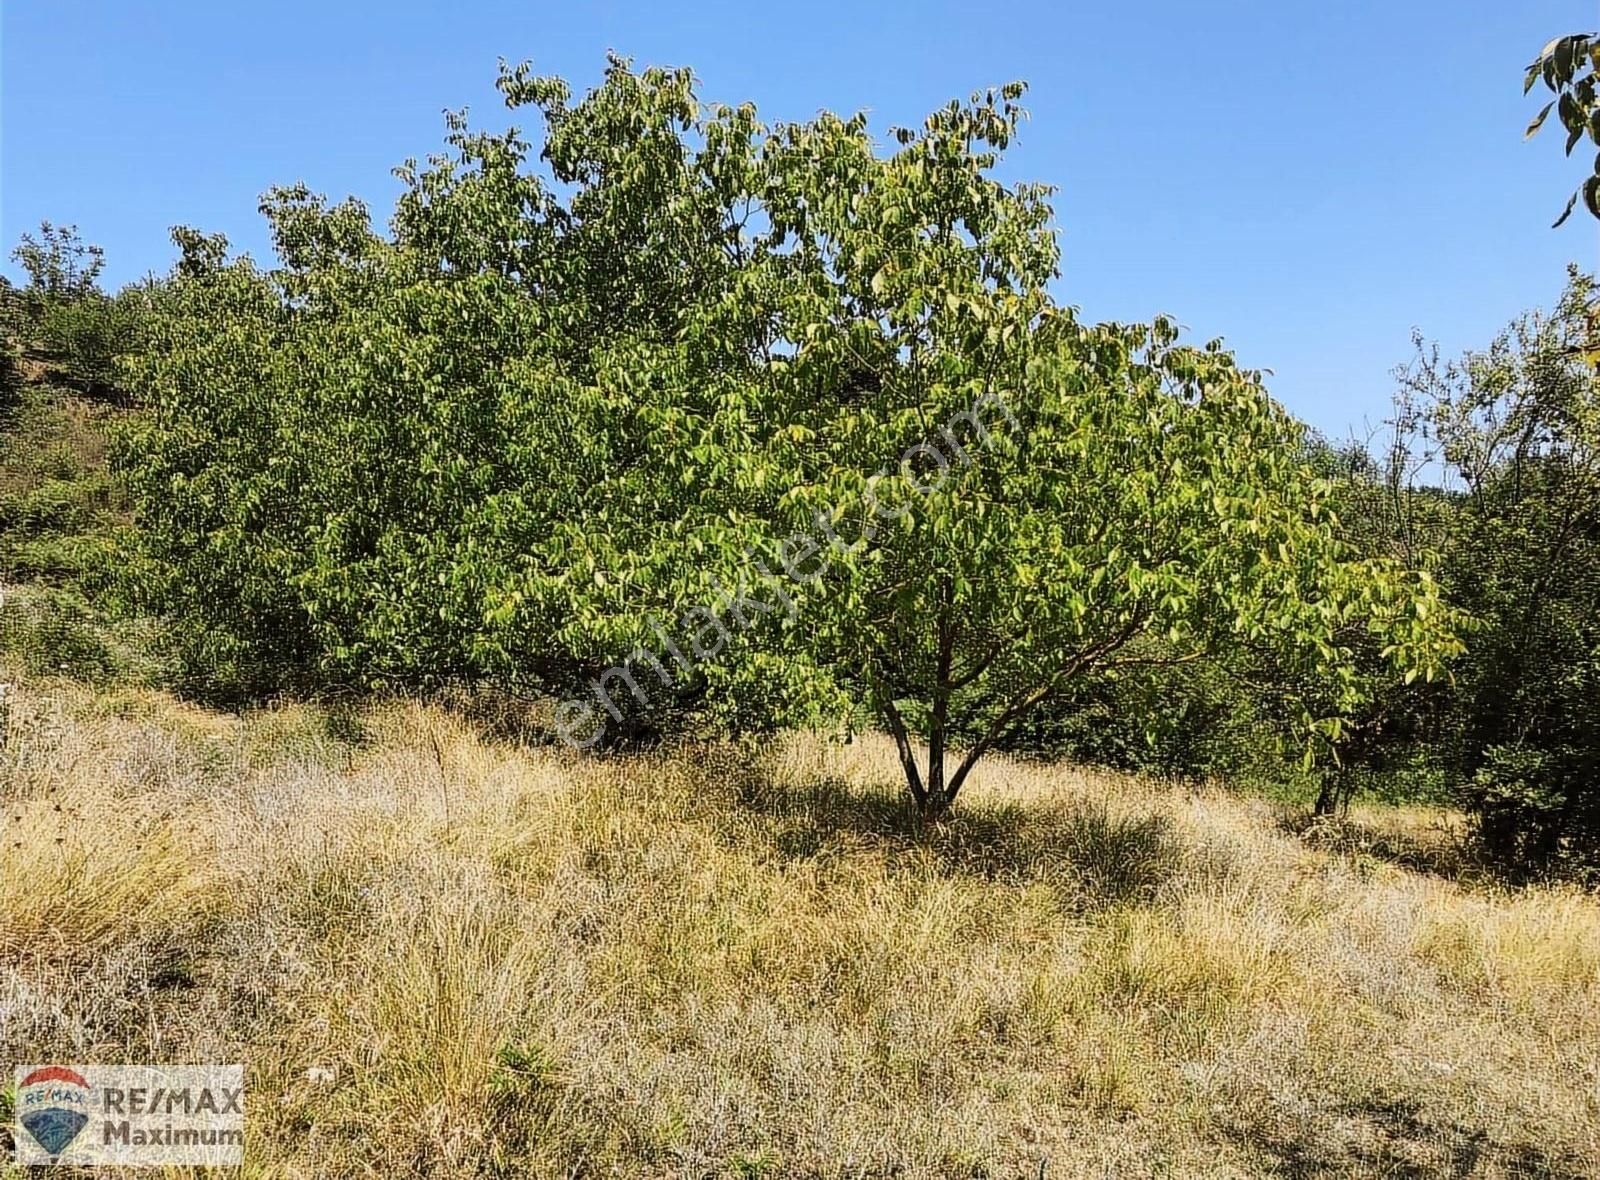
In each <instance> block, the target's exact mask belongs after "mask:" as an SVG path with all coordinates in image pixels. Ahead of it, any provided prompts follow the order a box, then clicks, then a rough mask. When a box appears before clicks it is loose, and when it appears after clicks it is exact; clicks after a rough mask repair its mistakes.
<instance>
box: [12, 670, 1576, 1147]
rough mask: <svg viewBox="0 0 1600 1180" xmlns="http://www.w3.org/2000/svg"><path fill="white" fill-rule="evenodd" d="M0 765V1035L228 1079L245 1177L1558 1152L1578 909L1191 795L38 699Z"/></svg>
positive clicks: (52, 695)
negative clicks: (245, 1100) (224, 1066)
mask: <svg viewBox="0 0 1600 1180" xmlns="http://www.w3.org/2000/svg"><path fill="white" fill-rule="evenodd" d="M5 768H6V773H7V779H6V784H5V787H4V790H5V792H6V793H5V805H6V811H5V816H4V818H5V822H6V831H5V844H4V846H3V847H0V885H3V887H4V889H5V897H6V899H7V904H6V906H5V908H3V909H0V1013H4V1014H5V1016H6V1020H5V1021H4V1023H3V1026H0V1028H3V1031H0V1045H3V1047H4V1050H5V1051H6V1053H7V1054H8V1055H9V1056H10V1057H11V1058H13V1059H18V1060H20V1059H30V1060H33V1059H37V1060H45V1059H52V1058H55V1057H63V1058H70V1059H73V1060H121V1059H129V1060H140V1059H149V1060H180V1059H182V1060H207V1059H212V1060H216V1059H223V1060H243V1061H244V1062H246V1063H247V1066H248V1071H249V1079H250V1084H251V1087H252V1098H251V1106H250V1110H251V1116H250V1118H251V1124H250V1125H251V1128H252V1131H251V1134H252V1140H251V1146H250V1148H249V1153H250V1157H251V1161H252V1163H251V1169H252V1171H253V1173H254V1174H258V1175H274V1176H278V1175H281V1176H308V1177H309V1176H318V1177H321V1176H346V1175H348V1176H358V1175H359V1176H368V1175H385V1176H400V1175H438V1176H468V1175H472V1176H481V1175H505V1176H521V1175H535V1176H543V1175H551V1176H557V1175H560V1176H565V1175H618V1176H703V1175H711V1176H724V1175H725V1176H742V1175H803V1176H809V1175H821V1176H860V1175H881V1176H888V1175H898V1176H951V1177H955V1176H961V1177H970V1176H973V1175H986V1176H993V1177H1001V1176H1007V1177H1009V1176H1036V1175H1037V1174H1038V1167H1039V1162H1040V1161H1041V1160H1048V1161H1049V1163H1048V1165H1047V1167H1048V1169H1049V1171H1048V1173H1047V1174H1048V1175H1050V1176H1078V1175H1085V1174H1092V1175H1100V1174H1113V1175H1118V1176H1155V1175H1163V1176H1241V1175H1285V1174H1296V1175H1307V1176H1330V1177H1331V1176H1342V1175H1385V1174H1392V1175H1431V1174H1445V1175H1449V1174H1468V1173H1461V1172H1460V1171H1459V1167H1458V1165H1459V1162H1460V1160H1461V1159H1463V1158H1465V1157H1464V1156H1463V1155H1462V1152H1463V1150H1464V1148H1463V1146H1462V1145H1463V1144H1469V1145H1472V1150H1473V1151H1475V1152H1476V1155H1475V1156H1474V1157H1473V1158H1474V1159H1476V1160H1477V1161H1478V1162H1477V1163H1476V1164H1474V1165H1473V1166H1474V1167H1477V1168H1478V1169H1479V1170H1478V1171H1476V1172H1472V1173H1470V1174H1473V1175H1484V1176H1496V1175H1507V1176H1510V1175H1554V1176H1581V1175H1586V1174H1593V1173H1594V1172H1596V1171H1600V1143H1597V1140H1596V1134H1597V1133H1596V1127H1597V1126H1600V1105H1597V1103H1600V1048H1597V1046H1600V905H1597V904H1596V901H1595V899H1594V898H1592V897H1590V896H1586V895H1582V894H1579V893H1576V892H1566V891H1543V890H1538V891H1527V892H1521V893H1514V894H1513V893H1502V892H1495V891H1491V890H1487V889H1483V888H1468V887H1464V886H1462V885H1459V884H1456V883H1452V882H1450V881H1448V880H1446V879H1443V878H1442V877H1440V876H1439V875H1437V874H1419V873H1414V872H1412V871H1409V870H1407V869H1405V868H1402V867H1397V866H1395V865H1393V864H1391V863H1388V862H1387V861H1385V860H1384V859H1383V858H1381V857H1377V856H1374V855H1373V854H1372V853H1371V852H1363V851H1361V850H1359V849H1357V850H1354V851H1352V850H1351V849H1349V848H1345V847H1342V846H1338V845H1327V844H1318V843H1316V842H1315V841H1312V840H1310V839H1309V838H1308V839H1300V838H1297V837H1296V836H1295V835H1293V834H1291V833H1290V832H1287V831H1285V830H1284V828H1283V827H1282V825H1281V824H1280V823H1279V822H1278V815H1277V813H1276V812H1275V810H1274V808H1273V807H1272V806H1271V805H1269V804H1266V803H1263V802H1260V801H1254V800H1251V799H1247V798H1243V797H1236V796H1232V795H1229V794H1227V793H1225V792H1222V791H1218V790H1204V791H1184V790H1181V789H1169V788H1166V787H1158V786H1155V785H1152V784H1148V783H1142V782H1139V781H1137V780H1133V779H1129V778H1126V777H1122V776H1115V775H1109V774H1098V773H1093V772H1086V771H1082V770H1078V769H1074V768H1069V767H1056V766H1043V765H1037V764H1021V763H1010V762H1007V761H1005V760H997V761H995V762H993V763H992V764H989V765H987V766H985V767H984V768H982V769H981V770H980V772H979V774H978V775H977V776H976V778H975V780H974V782H973V784H972V786H971V788H970V791H971V794H970V798H966V799H964V800H963V804H962V808H961V811H960V814H959V815H958V816H957V817H956V818H955V819H954V820H953V821H952V822H950V823H948V824H946V825H941V826H939V827H936V828H933V829H929V830H924V829H922V828H921V827H919V825H917V824H916V823H915V821H914V820H913V819H912V818H911V817H910V816H909V815H908V813H907V812H906V811H905V809H904V808H903V807H902V806H901V803H900V800H899V798H898V795H897V793H896V790H895V779H896V766H895V760H894V755H893V751H892V749H891V748H890V747H889V746H888V745H887V744H886V743H883V742H880V741H878V740H876V739H867V740H863V741H859V742H856V743H854V744H851V745H837V744H834V743H831V742H828V741H826V740H823V739H821V738H817V737H812V736H809V735H795V736H792V737H790V738H787V739H785V740H783V741H781V742H777V743H773V744H770V745H769V746H767V747H766V748H763V749H755V748H748V747H747V748H735V747H729V746H712V747H696V748H693V749H689V748H685V749H684V750H682V751H679V752H676V753H673V752H665V753H657V754H652V755H647V756H639V757H633V758H623V759H616V760H612V761H580V760H577V759H575V758H572V757H569V756H567V755H565V754H563V753H557V752H554V751H550V750H543V749H534V748H525V747H518V746H516V745H513V744H509V743H504V742H494V741H490V740H487V739H486V738H484V737H482V736H481V735H480V733H479V732H478V731H476V730H475V729H474V728H473V727H472V726H471V725H469V724H468V723H467V722H465V721H464V720H462V719H461V718H460V717H458V716H455V715H451V714H448V713H445V712H442V711H439V710H436V709H431V708H424V707H421V706H417V705H411V704H395V705H391V706H386V707H381V708H373V709H368V710H365V711H362V712H360V713H359V714H350V713H342V714H336V715H330V714H329V713H327V712H326V711H325V710H322V709H318V708H314V707H311V706H304V705H301V706H293V707H289V708H284V709H278V710H274V711H271V712H268V713H263V714H259V715H255V716H252V717H249V718H246V719H243V720H238V719H228V718H223V717H220V716H216V715H212V714H207V713H203V712H200V711H197V710H193V709H191V708H188V707H185V706H179V705H177V704H176V703H174V702H172V701H170V700H168V699H167V698H165V697H161V696H160V695H158V694H150V693H123V694H122V695H120V696H117V697H111V696H104V695H103V696H100V697H94V696H91V695H88V694H87V693H84V692H82V691H80V690H73V689H65V688H63V689H57V690H53V692H43V691H40V692H31V693H30V692H25V693H23V694H22V696H21V697H20V698H19V702H18V704H17V706H16V712H15V719H14V724H13V729H12V733H11V735H10V738H9V740H8V742H7V747H6V762H5ZM58 807H59V808H60V810H57V808H58ZM1361 818H1362V821H1363V822H1366V823H1370V824H1381V823H1389V824H1391V825H1394V826H1397V827H1403V828H1405V829H1406V830H1423V829H1427V828H1428V825H1429V824H1430V823H1431V820H1430V818H1429V817H1427V816H1424V815H1422V814H1421V813H1418V814H1416V815H1406V816H1394V815H1387V814H1384V813H1380V812H1374V813H1372V814H1369V815H1366V816H1363V817H1361ZM67 963H70V964H71V970H70V971H65V970H63V965H64V964H67ZM1408 1168H1409V1169H1410V1171H1407V1170H1406V1169H1408ZM1452 1168H1456V1169H1457V1171H1456V1172H1452V1171H1451V1169H1452ZM1295 1169H1299V1170H1298V1171H1295Z"/></svg>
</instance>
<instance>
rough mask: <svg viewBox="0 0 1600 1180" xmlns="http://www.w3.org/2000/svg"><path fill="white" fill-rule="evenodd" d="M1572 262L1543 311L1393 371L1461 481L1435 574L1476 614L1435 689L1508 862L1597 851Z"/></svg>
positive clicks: (1590, 406) (1583, 376) (1598, 806)
mask: <svg viewBox="0 0 1600 1180" xmlns="http://www.w3.org/2000/svg"><path fill="white" fill-rule="evenodd" d="M1593 306H1594V283H1593V280H1592V278H1591V277H1589V276H1587V275H1584V274H1581V273H1579V272H1578V271H1576V270H1573V271H1572V272H1571V273H1570V276H1569V280H1568V284H1567V288H1566V290H1565V291H1564V293H1563V294H1562V297H1561V299H1560V300H1559V302H1558V303H1557V305H1556V307H1555V308H1554V310H1553V311H1552V312H1551V313H1550V314H1548V315H1545V314H1538V313H1534V314H1529V315H1525V316H1522V317H1520V318H1519V319H1518V320H1517V321H1516V322H1515V323H1513V324H1512V325H1511V326H1510V327H1509V328H1507V329H1506V331H1504V332H1503V333H1501V334H1500V336H1498V337H1497V338H1496V339H1495V340H1494V341H1493V342H1491V344H1490V345H1489V347H1487V348H1486V349H1483V350H1481V351H1475V352H1469V353H1468V354H1466V355H1465V356H1464V357H1463V358H1461V359H1460V360H1459V361H1453V362H1446V361H1441V360H1440V358H1439V357H1438V354H1437V350H1423V351H1421V353H1420V355H1419V357H1418V359H1417V361H1416V363H1415V364H1414V365H1413V366H1412V367H1411V369H1410V370H1409V372H1408V374H1407V389H1406V392H1407V394H1408V398H1409V402H1408V404H1410V405H1413V406H1415V407H1416V409H1417V412H1418V414H1419V415H1420V424H1421V425H1422V426H1423V427H1424V433H1423V439H1422V442H1421V443H1420V444H1419V445H1420V446H1426V447H1428V448H1430V449H1429V451H1428V453H1429V454H1430V456H1431V457H1432V458H1433V459H1434V460H1435V461H1436V462H1437V463H1440V464H1442V465H1443V467H1444V470H1445V471H1446V472H1447V473H1448V474H1449V475H1450V476H1451V477H1452V480H1453V482H1454V483H1455V485H1456V487H1457V488H1458V489H1459V493H1458V494H1459V506H1458V508H1457V511H1456V513H1455V514H1454V516H1453V520H1452V528H1451V537H1450V540H1449V542H1448V546H1447V551H1446V556H1445V561H1444V566H1443V573H1444V578H1445V582H1446V585H1447V588H1448V590H1449V593H1450V595H1451V597H1452V598H1453V599H1454V600H1455V601H1456V602H1458V603H1459V604H1460V605H1461V607H1462V608H1464V609H1465V610H1467V611H1469V612H1471V614H1472V615H1473V616H1474V617H1475V618H1477V619H1478V620H1480V624H1481V626H1480V629H1479V630H1478V631H1477V632H1476V633H1475V635H1474V637H1473V640H1472V643H1471V645H1470V648H1469V651H1468V653H1467V655H1466V657H1465V658H1464V659H1463V660H1461V661H1460V668H1459V676H1458V680H1457V684H1456V688H1455V691H1454V692H1453V694H1452V699H1451V701H1450V702H1449V705H1448V708H1449V714H1450V717H1451V729H1452V730H1453V732H1454V735H1455V737H1454V741H1453V742H1452V743H1451V745H1452V746H1453V749H1450V750H1449V754H1450V757H1451V763H1452V766H1451V769H1452V771H1453V774H1454V777H1455V779H1456V783H1457V789H1458V790H1459V792H1460V794H1461V797H1462V799H1463V802H1464V803H1465V804H1466V805H1467V807H1468V808H1469V810H1470V811H1471V812H1472V813H1473V815H1474V816H1475V817H1476V819H1477V822H1478V826H1479V831H1480V834H1481V836H1482V838H1483V842H1484V844H1485V846H1486V848H1487V849H1488V851H1489V852H1490V853H1491V854H1493V855H1494V856H1495V857H1496V858H1497V859H1499V860H1500V861H1501V862H1502V863H1503V864H1505V865H1507V866H1509V867H1511V868H1512V869H1513V870H1515V871H1517V872H1520V873H1527V874H1533V873H1538V872H1541V871H1545V870H1548V869H1555V868H1561V867H1573V866H1579V865H1584V866H1589V867H1593V866H1594V865H1595V864H1596V863H1600V790H1597V789H1596V787H1595V784H1596V781H1597V776H1600V714H1597V713H1596V711H1595V708H1594V702H1595V700H1596V699H1597V698H1600V622H1597V620H1600V374H1597V372H1596V370H1595V368H1594V366H1593V364H1592V363H1590V360H1589V358H1590V357H1592V356H1593V355H1595V353H1596V351H1597V350H1600V321H1597V320H1596V319H1595V317H1594V314H1593Z"/></svg>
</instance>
